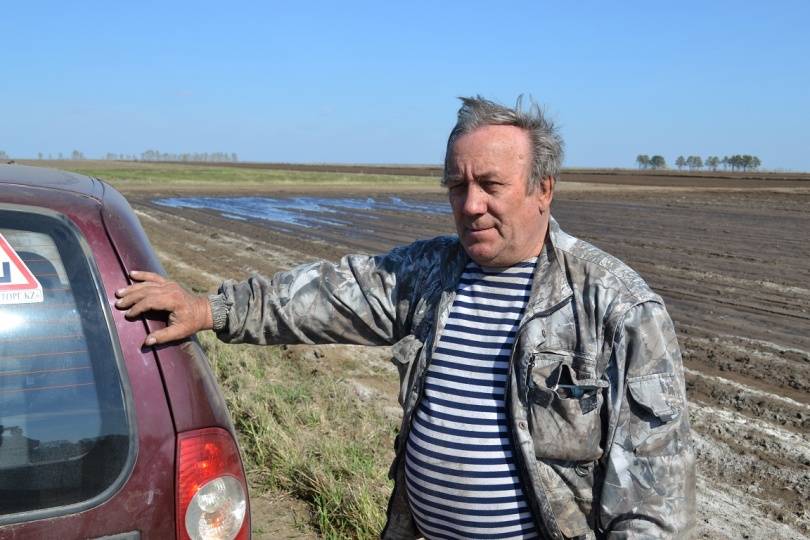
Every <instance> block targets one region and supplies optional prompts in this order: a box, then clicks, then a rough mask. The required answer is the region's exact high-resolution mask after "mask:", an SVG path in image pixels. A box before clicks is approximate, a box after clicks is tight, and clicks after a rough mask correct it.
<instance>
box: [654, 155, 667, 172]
mask: <svg viewBox="0 0 810 540" xmlns="http://www.w3.org/2000/svg"><path fill="white" fill-rule="evenodd" d="M650 166H651V167H652V168H653V169H666V168H667V161H666V160H665V159H664V156H658V155H655V156H653V157H651V158H650Z"/></svg>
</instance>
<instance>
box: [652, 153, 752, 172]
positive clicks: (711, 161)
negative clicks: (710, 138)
mask: <svg viewBox="0 0 810 540" xmlns="http://www.w3.org/2000/svg"><path fill="white" fill-rule="evenodd" d="M636 163H637V164H638V168H639V169H652V170H656V169H666V168H667V162H666V160H665V159H664V157H663V156H657V155H656V156H652V157H650V156H648V155H647V154H639V155H638V156H636ZM760 165H762V161H760V159H759V158H758V157H757V156H750V155H748V154H744V155H740V154H735V155H733V156H723V158H722V159H721V158H720V157H718V156H708V157H707V158H706V160H705V161H704V160H703V158H701V157H700V156H688V157H683V156H678V158H677V159H676V160H675V166H676V167H678V170H679V171H680V170H683V168H684V167H686V168H687V169H689V170H690V171H694V170H701V169H703V168H706V169H710V170H712V171H716V170H717V169H718V168H719V167H720V166H722V167H723V170H726V171H727V170H729V169H731V170H732V171H755V170H757V169H758V168H759V167H760Z"/></svg>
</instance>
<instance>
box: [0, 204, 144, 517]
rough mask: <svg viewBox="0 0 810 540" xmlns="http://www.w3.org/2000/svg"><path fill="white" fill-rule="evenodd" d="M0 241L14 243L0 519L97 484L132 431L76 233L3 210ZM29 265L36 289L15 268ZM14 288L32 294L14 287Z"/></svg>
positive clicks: (0, 344) (66, 500) (64, 500)
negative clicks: (20, 294) (25, 295)
mask: <svg viewBox="0 0 810 540" xmlns="http://www.w3.org/2000/svg"><path fill="white" fill-rule="evenodd" d="M3 241H4V242H3ZM0 244H2V245H5V246H6V247H7V248H8V247H10V249H11V252H10V253H7V252H4V253H0V262H2V263H3V265H2V266H1V267H0V518H2V516H3V515H8V514H15V513H18V512H27V511H32V510H43V509H48V508H53V507H57V506H64V505H69V504H73V503H79V502H82V501H86V500H89V499H92V498H93V497H95V496H97V495H99V494H100V493H102V492H103V491H104V490H105V489H107V488H108V487H110V486H111V485H112V484H113V483H114V482H115V480H116V478H118V476H119V475H120V474H121V472H122V469H123V467H124V466H125V464H126V462H127V456H128V452H129V445H130V434H129V433H130V431H129V426H128V421H127V410H126V407H125V403H126V400H125V398H124V392H123V386H122V379H121V374H120V373H119V369H118V362H117V361H116V348H115V347H114V345H113V341H112V336H111V329H110V327H109V325H108V322H107V317H106V316H105V311H104V307H103V304H102V300H101V297H100V293H99V286H98V283H97V280H96V279H95V277H94V276H95V274H94V272H93V265H92V262H91V261H90V260H89V259H88V255H87V252H86V250H85V249H84V248H83V243H82V242H81V240H80V239H79V237H78V234H77V233H76V232H75V230H74V229H73V228H72V227H70V226H68V225H67V224H66V223H65V222H64V221H62V220H60V219H57V218H55V217H51V216H45V215H39V214H35V213H25V212H17V211H4V210H0ZM2 245H0V247H2ZM20 267H22V268H20ZM25 270H27V271H28V272H29V273H30V275H33V276H34V277H35V278H36V285H38V286H39V287H40V288H41V293H39V292H37V291H33V287H34V286H32V285H31V284H30V283H28V284H27V285H26V283H27V282H26V280H25V278H24V277H20V276H23V275H24V274H25ZM15 272H16V274H15ZM29 281H30V280H29ZM15 282H16V283H17V286H18V289H13V288H12V285H13V284H14V283H15ZM26 287H28V289H26ZM20 290H22V291H26V290H27V291H28V292H29V295H28V296H27V297H23V296H15V295H16V294H18V293H19V291H20ZM10 291H11V292H10ZM12 293H13V294H12Z"/></svg>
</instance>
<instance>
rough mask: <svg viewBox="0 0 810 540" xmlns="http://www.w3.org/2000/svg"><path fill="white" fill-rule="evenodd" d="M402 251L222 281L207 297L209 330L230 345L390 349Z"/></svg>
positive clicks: (401, 291) (405, 256) (404, 263)
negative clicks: (336, 345)
mask: <svg viewBox="0 0 810 540" xmlns="http://www.w3.org/2000/svg"><path fill="white" fill-rule="evenodd" d="M410 259H411V257H410V255H409V253H408V250H407V247H402V248H397V249H395V250H393V251H391V252H390V253H388V254H387V255H382V256H377V257H370V256H363V255H351V256H346V257H344V258H343V259H341V261H340V262H339V263H337V264H335V263H330V262H323V261H322V262H316V263H311V264H306V265H302V266H299V267H297V268H293V269H292V270H289V271H286V272H279V273H277V274H275V275H274V276H273V277H272V278H269V279H268V278H266V277H263V276H259V275H254V276H252V277H250V278H249V279H247V280H246V281H242V282H235V281H225V282H224V283H223V284H222V285H221V286H220V288H219V294H218V295H214V296H212V297H211V306H212V312H213V315H214V330H215V331H216V332H217V335H218V337H219V338H220V339H221V340H223V341H226V342H232V343H241V342H245V343H254V344H293V343H309V344H316V343H348V344H360V345H390V344H391V343H394V342H395V341H397V339H398V334H399V328H400V327H401V326H402V324H403V320H404V319H405V318H406V317H407V312H408V308H409V301H408V298H409V291H408V290H406V289H408V287H407V285H406V283H409V282H410V279H407V278H403V276H408V264H409V261H410Z"/></svg>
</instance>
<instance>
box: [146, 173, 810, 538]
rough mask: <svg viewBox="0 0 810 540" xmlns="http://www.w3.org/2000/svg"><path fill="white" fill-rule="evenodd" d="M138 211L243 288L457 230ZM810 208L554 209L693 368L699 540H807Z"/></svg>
mask: <svg viewBox="0 0 810 540" xmlns="http://www.w3.org/2000/svg"><path fill="white" fill-rule="evenodd" d="M352 191H353V192H357V191H358V189H357V188H356V187H352ZM334 196H340V194H339V193H335V194H334ZM399 196H401V197H402V198H407V197H406V196H405V195H402V194H399ZM419 199H426V200H433V201H435V200H439V199H441V196H438V195H437V196H428V195H425V196H420V197H419ZM131 200H132V202H133V203H134V205H135V206H136V208H137V209H138V210H139V211H141V212H142V213H144V214H145V215H147V216H151V217H152V218H155V219H149V218H145V217H144V216H143V215H141V217H142V221H143V222H144V225H145V226H146V228H147V231H148V233H149V234H150V237H151V238H152V241H153V243H155V244H156V245H157V247H158V248H159V249H160V250H161V251H162V252H164V253H166V254H168V255H167V256H171V257H173V258H175V259H177V260H178V261H182V262H183V263H184V264H185V265H187V266H191V267H194V268H200V269H202V270H204V271H206V272H209V273H211V274H215V275H225V276H232V277H240V276H242V277H243V276H244V275H245V274H246V273H248V272H250V271H258V272H261V273H266V274H269V273H272V272H274V271H276V270H279V269H283V268H288V267H290V266H292V265H293V264H295V263H297V262H305V261H309V260H313V259H316V258H326V259H331V260H335V259H337V258H339V257H340V256H342V255H344V254H346V253H350V252H352V253H353V252H366V253H377V252H382V251H385V250H387V249H390V248H391V247H393V246H394V245H398V244H402V243H406V242H409V241H411V240H413V239H416V238H425V237H430V236H434V235H436V234H447V233H452V232H453V230H454V229H453V225H452V219H451V218H450V217H449V216H414V214H409V213H405V212H396V211H385V212H378V213H376V214H373V215H366V214H363V213H360V212H347V213H346V215H343V216H341V219H342V220H346V221H347V222H348V223H349V225H348V226H346V227H335V226H328V227H327V226H325V227H310V228H303V227H297V226H289V225H283V226H279V225H274V224H271V223H266V222H265V223H262V222H258V221H248V222H241V221H234V220H229V219H225V218H223V217H221V216H219V215H218V214H216V213H214V212H207V211H203V210H183V209H179V210H178V209H167V208H165V207H160V206H156V205H154V204H153V203H152V202H151V197H146V196H144V195H138V196H135V197H133V198H132V199H131ZM808 209H810V190H803V191H801V190H799V191H796V192H794V193H780V192H777V191H756V192H753V191H751V192H746V191H739V190H738V191H695V192H691V193H690V192H677V193H672V192H659V193H656V192H651V191H644V192H624V191H618V190H616V191H610V192H605V191H599V192H596V191H595V192H587V191H577V192H561V193H559V194H558V196H557V200H556V201H555V203H554V208H553V212H554V215H555V217H556V218H557V220H558V221H559V222H560V224H561V226H562V227H563V228H564V229H565V230H567V231H569V232H571V233H572V234H574V235H576V236H579V237H580V238H582V239H584V240H587V241H590V242H591V243H593V244H595V245H597V246H599V247H602V248H603V249H605V250H606V251H608V252H609V253H611V254H613V255H615V256H617V257H619V258H621V259H622V260H624V261H625V262H627V263H628V264H629V265H630V266H632V267H633V268H635V269H636V270H637V271H639V273H640V274H642V276H643V277H644V278H645V279H646V280H647V281H648V282H649V283H650V285H651V286H652V287H653V288H654V289H655V290H656V291H657V292H659V294H661V295H662V296H663V297H664V299H665V301H666V303H667V306H668V309H669V312H670V314H671V316H672V318H673V321H674V322H675V325H676V328H677V330H678V334H679V340H680V344H681V349H682V352H683V357H684V364H685V366H686V368H687V371H686V378H687V393H688V395H689V399H690V418H691V420H692V424H693V428H694V436H695V443H696V449H697V456H698V487H699V490H698V518H699V519H698V524H699V527H698V531H697V533H698V536H699V537H702V538H799V537H807V535H808V534H810V502H808V501H810V447H809V446H808V444H809V443H808V441H810V332H808V330H810V288H808V283H810V242H807V240H806V239H807V238H808V237H810V211H808ZM201 281H202V280H201ZM195 286H198V287H200V288H201V290H202V289H204V288H208V289H210V288H211V286H212V284H211V283H210V280H208V281H206V282H205V283H200V284H198V285H195Z"/></svg>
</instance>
